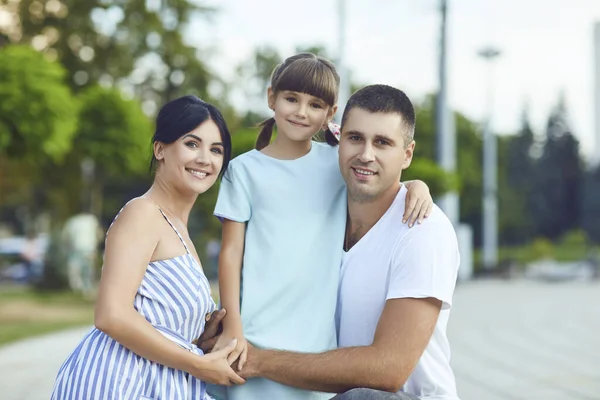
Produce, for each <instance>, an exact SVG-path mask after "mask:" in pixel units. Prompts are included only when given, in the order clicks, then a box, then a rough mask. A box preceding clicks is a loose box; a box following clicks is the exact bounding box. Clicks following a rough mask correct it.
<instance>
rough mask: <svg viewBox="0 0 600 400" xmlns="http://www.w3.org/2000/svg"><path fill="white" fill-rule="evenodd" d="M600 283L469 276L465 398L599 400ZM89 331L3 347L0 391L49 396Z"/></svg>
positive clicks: (464, 294) (457, 343)
mask: <svg viewBox="0 0 600 400" xmlns="http://www.w3.org/2000/svg"><path fill="white" fill-rule="evenodd" d="M598 304H600V283H594V284H589V283H561V284H558V283H554V284H543V283H534V282H526V281H523V282H510V283H509V282H497V281H495V282H491V281H490V282H470V283H464V284H461V285H459V287H458V288H457V291H456V295H455V301H454V309H453V314H452V316H451V318H450V325H449V328H448V330H449V336H450V340H451V345H452V351H453V366H454V371H455V373H456V379H457V384H458V388H459V394H460V396H461V399H462V400H500V399H502V400H517V399H519V400H520V399H523V400H538V399H539V400H555V399H556V400H558V399H561V400H578V399H581V400H591V399H599V400H600V311H599V310H598ZM86 331H87V328H85V329H76V330H71V331H67V332H62V333H58V334H54V335H49V336H45V337H42V338H37V339H31V340H25V341H22V342H19V343H16V344H13V345H10V346H7V347H4V348H0V398H1V399H3V400H38V399H39V400H42V399H48V398H49V393H50V391H51V388H52V383H53V379H54V376H55V374H56V371H57V370H58V368H59V366H60V364H61V363H62V361H63V359H64V358H65V357H66V355H67V354H68V353H69V352H70V350H71V349H72V348H73V347H74V346H75V344H76V343H77V342H78V341H79V339H80V338H81V336H82V335H83V334H84V333H85V332H86Z"/></svg>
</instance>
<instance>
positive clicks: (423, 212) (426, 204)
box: [402, 180, 433, 228]
mask: <svg viewBox="0 0 600 400" xmlns="http://www.w3.org/2000/svg"><path fill="white" fill-rule="evenodd" d="M404 185H405V186H406V189H407V190H408V192H407V193H406V205H405V207H404V216H403V217H402V223H403V224H405V223H407V222H408V226H409V228H412V227H413V225H414V224H415V221H416V222H418V223H419V224H420V223H421V222H423V219H425V218H427V217H429V215H430V214H431V210H432V209H433V198H432V197H431V193H429V187H428V186H427V184H426V183H425V182H423V181H419V180H415V181H408V182H405V183H404Z"/></svg>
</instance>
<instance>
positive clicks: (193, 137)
mask: <svg viewBox="0 0 600 400" xmlns="http://www.w3.org/2000/svg"><path fill="white" fill-rule="evenodd" d="M223 154H224V148H223V143H222V140H221V132H220V131H219V128H218V127H217V125H216V124H215V123H214V122H213V121H212V120H210V119H209V120H206V121H205V122H203V123H202V124H200V125H198V127H196V128H195V129H194V130H192V131H190V132H188V133H187V134H185V135H183V136H182V137H181V138H179V139H178V140H177V141H175V142H173V143H171V144H164V143H160V142H157V143H155V144H154V155H155V157H156V158H157V159H158V160H159V162H161V165H160V169H161V171H160V173H161V174H163V176H164V177H165V179H166V180H167V182H169V183H171V184H172V185H174V186H175V187H177V188H178V189H179V190H182V191H184V192H185V191H191V192H193V193H196V194H200V193H204V192H206V191H207V190H208V189H210V187H211V186H212V185H214V183H215V182H216V180H217V177H218V175H219V172H220V171H221V167H222V166H223Z"/></svg>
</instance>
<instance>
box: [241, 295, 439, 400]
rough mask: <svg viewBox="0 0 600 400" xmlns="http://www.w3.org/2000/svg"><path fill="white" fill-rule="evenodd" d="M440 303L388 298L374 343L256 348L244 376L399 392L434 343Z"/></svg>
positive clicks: (333, 388)
mask: <svg viewBox="0 0 600 400" xmlns="http://www.w3.org/2000/svg"><path fill="white" fill-rule="evenodd" d="M441 306H442V302H441V301H440V300H437V299H434V298H423V299H415V298H401V299H391V300H388V301H387V302H386V304H385V307H384V309H383V312H382V314H381V317H380V319H379V323H378V324H377V330H376V332H375V337H374V340H373V344H372V345H370V346H361V347H347V348H341V349H336V350H332V351H328V352H325V353H320V354H300V353H292V352H287V351H276V350H259V349H254V348H251V349H250V352H249V354H248V362H247V364H246V366H245V367H244V368H243V369H242V371H241V376H243V377H252V376H262V377H265V378H268V379H271V380H274V381H277V382H280V383H283V384H285V385H289V386H295V387H298V388H301V389H308V390H318V391H323V392H332V393H341V392H345V391H347V390H350V389H353V388H358V387H367V388H372V389H379V390H385V391H388V392H397V391H398V390H400V388H401V387H402V386H403V385H404V383H405V382H406V380H407V379H408V377H409V376H410V374H411V372H412V370H413V369H414V367H415V366H416V364H417V362H418V361H419V358H420V357H421V354H423V351H424V350H425V347H426V346H427V344H428V343H429V339H430V338H431V335H432V334H433V329H434V328H435V325H436V323H437V320H438V316H439V313H440V310H441Z"/></svg>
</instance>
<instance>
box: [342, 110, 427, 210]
mask: <svg viewBox="0 0 600 400" xmlns="http://www.w3.org/2000/svg"><path fill="white" fill-rule="evenodd" d="M407 130H408V128H407V127H406V124H405V123H404V121H403V120H402V117H401V116H400V115H399V114H395V113H389V114H388V113H370V112H368V111H365V110H363V109H360V108H353V109H352V110H350V111H349V113H348V115H347V116H346V120H345V121H344V125H343V126H342V134H341V138H340V148H339V155H340V157H339V162H340V170H341V172H342V175H343V177H344V180H345V181H346V185H347V186H348V196H349V198H350V199H351V200H353V201H356V202H369V201H372V200H375V199H377V198H379V197H380V196H381V195H382V194H383V193H384V192H386V191H388V190H393V188H394V187H398V186H397V185H399V182H400V175H401V174H402V170H403V169H406V168H408V166H409V165H410V162H411V160H412V156H413V151H414V148H415V143H414V141H411V142H410V143H409V144H408V146H406V145H405V143H404V138H405V133H406V132H407Z"/></svg>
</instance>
